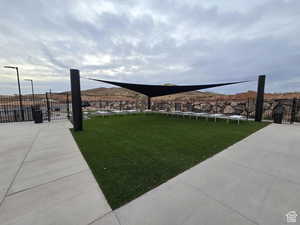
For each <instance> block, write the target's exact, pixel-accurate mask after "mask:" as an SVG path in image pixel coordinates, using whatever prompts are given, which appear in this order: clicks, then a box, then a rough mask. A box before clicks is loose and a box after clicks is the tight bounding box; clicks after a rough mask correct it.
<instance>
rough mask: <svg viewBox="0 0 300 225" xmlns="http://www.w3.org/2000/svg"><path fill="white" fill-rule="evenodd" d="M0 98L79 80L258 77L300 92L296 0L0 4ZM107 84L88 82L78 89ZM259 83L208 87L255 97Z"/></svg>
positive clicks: (9, 0) (10, 0)
mask: <svg viewBox="0 0 300 225" xmlns="http://www.w3.org/2000/svg"><path fill="white" fill-rule="evenodd" d="M0 12H1V13H0V49H1V51H0V67H1V68H0V76H1V81H0V93H1V94H4V93H5V94H11V93H16V92H17V89H16V88H17V85H16V75H15V71H13V70H9V69H4V68H3V66H4V65H17V66H19V68H20V73H21V80H22V82H21V85H22V89H23V91H24V93H28V92H29V91H30V89H29V83H27V82H25V81H23V79H24V78H31V79H34V81H35V85H36V89H38V91H40V92H44V91H46V90H48V89H49V88H51V89H52V90H53V91H64V90H67V89H69V69H70V68H77V69H80V71H81V75H83V76H89V77H94V78H101V79H109V80H114V81H128V82H135V83H149V84H163V83H174V84H202V83H213V82H227V81H239V80H256V79H257V75H259V74H266V75H267V84H266V85H267V86H266V88H267V91H268V92H286V91H300V66H299V62H300V41H299V40H300V29H299V27H300V1H299V0H251V1H242V0H223V1H222V0H209V1H208V0H205V1H202V0H173V1H171V0H110V1H109V0H101V1H99V0H85V1H82V0H63V1H62V0H22V1H20V0H0ZM99 86H105V85H104V84H101V83H97V82H93V81H87V80H82V88H84V89H86V88H93V87H99ZM255 89H256V83H255V82H252V83H249V84H246V85H245V84H241V85H236V86H231V87H226V88H216V89H211V91H216V92H223V93H235V92H241V91H247V90H255Z"/></svg>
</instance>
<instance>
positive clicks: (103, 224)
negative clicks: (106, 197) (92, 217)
mask: <svg viewBox="0 0 300 225" xmlns="http://www.w3.org/2000/svg"><path fill="white" fill-rule="evenodd" d="M90 225H120V224H119V222H118V220H117V218H116V216H115V214H114V213H113V212H112V213H109V214H107V215H105V216H104V217H102V218H101V219H99V220H96V221H95V222H94V223H91V224H90Z"/></svg>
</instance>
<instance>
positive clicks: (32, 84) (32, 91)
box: [24, 79, 35, 105]
mask: <svg viewBox="0 0 300 225" xmlns="http://www.w3.org/2000/svg"><path fill="white" fill-rule="evenodd" d="M24 80H25V81H30V82H31V92H32V104H33V105H35V104H34V103H35V101H34V91H33V80H32V79H24Z"/></svg>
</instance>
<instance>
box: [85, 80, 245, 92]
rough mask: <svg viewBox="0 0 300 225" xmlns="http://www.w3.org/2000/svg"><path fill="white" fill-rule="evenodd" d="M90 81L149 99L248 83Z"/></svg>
mask: <svg viewBox="0 0 300 225" xmlns="http://www.w3.org/2000/svg"><path fill="white" fill-rule="evenodd" d="M88 79H89V80H94V81H100V82H104V83H108V84H113V85H116V86H119V87H123V88H126V89H129V90H132V91H136V92H139V93H142V94H144V95H147V96H148V97H157V96H163V95H170V94H176V93H181V92H187V91H195V90H201V89H206V88H213V87H220V86H226V85H231V84H239V83H245V82H248V81H239V82H230V83H218V84H204V85H179V86H166V85H147V84H131V83H121V82H115V81H107V80H99V79H93V78H88Z"/></svg>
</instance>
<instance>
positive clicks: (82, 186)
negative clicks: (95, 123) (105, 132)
mask: <svg viewBox="0 0 300 225" xmlns="http://www.w3.org/2000/svg"><path fill="white" fill-rule="evenodd" d="M69 126H70V123H69V122H68V121H60V122H51V123H43V124H33V123H31V122H26V123H11V124H0V140H1V143H0V171H1V172H0V224H1V225H8V224H10V225H12V224H14V225H40V224H43V225H44V224H45V225H50V224H51V225H52V224H57V225H68V224H70V225H75V224H78V225H88V224H91V223H92V222H94V221H95V220H97V219H99V218H101V217H103V216H104V215H105V214H107V213H108V212H110V211H111V208H110V206H109V205H108V203H107V202H106V199H105V197H104V195H103V193H102V191H101V190H100V188H99V186H98V184H97V183H96V181H95V179H94V177H93V175H92V173H91V171H90V169H89V167H88V166H87V164H86V162H85V160H84V158H83V157H82V155H81V153H80V151H79V149H78V147H77V145H76V143H75V141H74V140H73V137H72V135H71V133H70V131H69V129H68V127H69Z"/></svg>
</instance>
